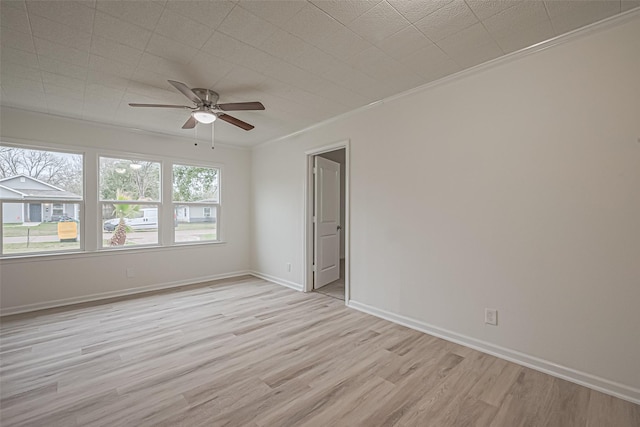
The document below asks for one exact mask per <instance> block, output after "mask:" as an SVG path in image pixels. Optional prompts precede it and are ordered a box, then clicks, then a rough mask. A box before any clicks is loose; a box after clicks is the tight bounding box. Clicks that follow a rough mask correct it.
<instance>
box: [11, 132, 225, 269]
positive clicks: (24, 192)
mask: <svg viewBox="0 0 640 427" xmlns="http://www.w3.org/2000/svg"><path fill="white" fill-rule="evenodd" d="M52 147H53V146H52ZM72 151H73V148H71V149H70V151H68V152H67V151H59V148H53V149H49V148H42V147H40V148H38V147H29V146H19V145H17V144H15V145H14V144H12V143H9V144H7V145H2V146H0V217H1V218H2V229H1V230H0V257H14V256H22V255H31V254H37V255H49V254H54V253H60V252H78V251H87V252H94V251H97V250H103V249H118V250H125V249H128V248H131V249H132V248H139V247H145V246H146V247H149V246H155V247H157V246H172V245H185V244H190V243H194V244H198V243H217V242H219V241H220V214H221V207H220V206H221V205H220V173H221V172H220V169H219V168H216V167H207V166H196V165H188V164H175V163H173V162H171V160H170V159H168V158H164V160H163V158H161V157H160V158H144V157H143V156H142V155H141V156H138V155H131V156H129V155H124V154H117V153H116V154H106V153H105V154H103V155H100V154H98V153H96V152H95V151H94V149H87V151H86V152H85V153H83V154H81V153H78V152H75V153H74V152H72ZM163 161H164V162H166V163H165V164H163V163H162V162H163ZM85 179H87V181H85ZM96 181H97V186H94V185H89V186H86V185H85V182H89V183H93V182H96ZM163 196H164V197H163ZM87 201H91V203H92V204H93V203H96V202H97V205H94V206H91V209H85V208H86V203H87ZM96 208H97V209H96ZM96 210H97V214H96V215H94V214H93V212H96ZM85 212H91V215H90V217H86V214H85ZM87 233H89V234H87ZM87 235H88V236H90V237H91V238H90V239H86V238H85V236H87ZM96 237H97V238H96Z"/></svg>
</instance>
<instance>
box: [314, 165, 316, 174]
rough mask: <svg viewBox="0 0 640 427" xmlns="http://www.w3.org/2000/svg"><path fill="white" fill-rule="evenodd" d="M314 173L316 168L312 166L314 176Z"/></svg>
mask: <svg viewBox="0 0 640 427" xmlns="http://www.w3.org/2000/svg"><path fill="white" fill-rule="evenodd" d="M315 173H316V167H315V166H314V167H313V174H314V175H315Z"/></svg>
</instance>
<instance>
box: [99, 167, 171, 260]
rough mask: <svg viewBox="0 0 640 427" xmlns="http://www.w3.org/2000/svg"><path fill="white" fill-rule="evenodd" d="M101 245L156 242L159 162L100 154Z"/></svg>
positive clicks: (136, 244)
mask: <svg viewBox="0 0 640 427" xmlns="http://www.w3.org/2000/svg"><path fill="white" fill-rule="evenodd" d="M99 163H100V166H99V178H100V195H99V198H100V207H101V212H102V221H101V223H102V239H101V246H102V248H114V249H115V248H124V247H133V246H140V245H157V244H158V243H159V238H158V229H159V228H160V225H161V224H160V217H161V216H160V215H159V214H158V213H159V210H160V201H161V197H160V194H161V190H160V189H161V186H160V182H161V175H160V169H161V168H160V163H159V162H153V161H145V160H134V159H118V158H111V157H100V162H99Z"/></svg>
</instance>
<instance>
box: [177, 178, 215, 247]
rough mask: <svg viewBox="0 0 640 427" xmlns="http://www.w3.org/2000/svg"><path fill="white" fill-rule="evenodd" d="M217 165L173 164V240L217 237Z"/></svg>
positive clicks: (203, 239)
mask: <svg viewBox="0 0 640 427" xmlns="http://www.w3.org/2000/svg"><path fill="white" fill-rule="evenodd" d="M219 181H220V169H218V168H211V167H202V166H191V165H173V192H172V193H173V196H172V197H173V206H174V212H175V213H176V218H175V220H176V227H175V233H174V243H196V242H215V241H219V240H220V234H219V232H218V230H219V227H220V221H219V218H220V194H219Z"/></svg>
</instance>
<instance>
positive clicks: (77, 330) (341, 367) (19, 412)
mask: <svg viewBox="0 0 640 427" xmlns="http://www.w3.org/2000/svg"><path fill="white" fill-rule="evenodd" d="M0 339H1V348H0V351H1V356H2V358H1V371H0V386H1V393H0V394H1V400H0V406H1V409H2V415H1V423H0V424H1V425H2V426H5V427H8V426H47V427H49V426H152V425H153V426H201V425H202V426H242V427H245V426H248V427H250V426H254V427H255V426H278V427H281V426H323V427H326V426H357V425H361V426H391V425H398V426H508V427H515V426H558V427H571V426H603V427H605V426H606V427H613V426H619V427H624V426H630V427H631V426H633V427H638V426H639V425H640V407H639V406H638V405H634V404H631V403H628V402H625V401H623V400H620V399H616V398H613V397H610V396H607V395H604V394H602V393H599V392H596V391H592V390H589V389H587V388H584V387H580V386H577V385H574V384H571V383H569V382H566V381H563V380H560V379H557V378H553V377H551V376H548V375H545V374H542V373H539V372H536V371H533V370H531V369H527V368H524V367H521V366H518V365H515V364H513V363H509V362H506V361H504V360H501V359H497V358H495V357H492V356H489V355H486V354H482V353H479V352H477V351H474V350H471V349H468V348H465V347H462V346H459V345H456V344H452V343H449V342H447V341H443V340H441V339H438V338H435V337H432V336H429V335H425V334H422V333H420V332H416V331H413V330H411V329H407V328H404V327H401V326H398V325H395V324H393V323H390V322H387V321H385V320H381V319H377V318H375V317H372V316H369V315H366V314H363V313H360V312H357V311H354V310H351V309H348V308H346V307H345V306H344V303H343V302H342V301H340V300H337V299H334V298H329V297H326V296H324V295H321V294H318V293H309V294H303V293H299V292H295V291H293V290H290V289H288V288H284V287H281V286H278V285H274V284H271V283H268V282H265V281H262V280H259V279H255V278H252V277H247V278H243V279H234V280H228V281H225V282H223V283H216V284H213V285H204V286H192V287H186V288H183V289H180V290H177V291H165V292H159V293H155V294H151V295H148V296H145V297H138V298H129V299H122V300H119V301H112V302H109V303H107V304H100V305H91V304H85V305H81V306H75V307H71V308H66V309H56V310H48V311H42V312H38V313H33V314H28V315H20V316H13V317H7V318H4V319H2V325H1V335H0Z"/></svg>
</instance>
